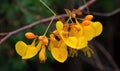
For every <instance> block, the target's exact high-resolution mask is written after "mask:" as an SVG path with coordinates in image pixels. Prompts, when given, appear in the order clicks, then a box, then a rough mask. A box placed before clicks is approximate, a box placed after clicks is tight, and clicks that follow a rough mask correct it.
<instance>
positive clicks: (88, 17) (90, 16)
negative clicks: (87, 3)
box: [84, 15, 93, 21]
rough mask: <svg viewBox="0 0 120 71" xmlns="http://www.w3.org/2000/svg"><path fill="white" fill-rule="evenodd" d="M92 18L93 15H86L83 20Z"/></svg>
mask: <svg viewBox="0 0 120 71" xmlns="http://www.w3.org/2000/svg"><path fill="white" fill-rule="evenodd" d="M92 19H93V15H87V16H86V17H85V18H84V20H89V21H91V20H92Z"/></svg>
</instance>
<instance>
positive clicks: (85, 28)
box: [15, 12, 103, 63]
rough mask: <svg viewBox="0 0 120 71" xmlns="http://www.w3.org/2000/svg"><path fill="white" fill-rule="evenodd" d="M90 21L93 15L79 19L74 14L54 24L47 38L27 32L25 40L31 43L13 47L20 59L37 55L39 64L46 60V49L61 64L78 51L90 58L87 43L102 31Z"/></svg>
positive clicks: (19, 42)
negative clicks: (30, 40) (53, 28)
mask: <svg viewBox="0 0 120 71" xmlns="http://www.w3.org/2000/svg"><path fill="white" fill-rule="evenodd" d="M77 13H78V12H77ZM72 18H74V21H73V20H72ZM92 19H93V15H87V16H85V17H84V18H83V19H79V18H77V17H76V14H70V17H69V19H68V20H67V21H60V20H59V21H57V22H56V29H55V30H54V31H53V32H52V33H51V34H50V36H49V37H46V36H45V35H43V36H38V35H35V34H34V33H32V32H27V33H26V34H25V36H26V38H28V39H33V42H32V43H31V44H30V45H27V44H26V43H25V42H23V41H18V42H17V43H16V45H15V47H16V51H17V53H18V54H19V55H20V56H21V57H22V59H30V58H32V57H34V56H35V55H37V53H39V59H40V62H45V60H46V59H47V57H46V49H48V50H49V51H50V52H51V54H52V56H53V58H54V59H55V60H57V61H58V62H61V63H63V62H65V61H66V59H67V58H68V57H74V56H77V55H78V51H79V50H81V51H83V52H84V54H85V55H87V56H88V57H91V54H93V51H92V49H91V48H89V47H88V42H89V41H91V40H92V39H93V38H95V37H96V36H98V35H100V34H101V32H102V29H103V27H102V24H101V23H100V22H98V21H96V22H93V21H91V20H92ZM47 47H48V48H47Z"/></svg>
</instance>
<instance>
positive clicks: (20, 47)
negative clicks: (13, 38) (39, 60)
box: [15, 39, 41, 59]
mask: <svg viewBox="0 0 120 71" xmlns="http://www.w3.org/2000/svg"><path fill="white" fill-rule="evenodd" d="M40 47H41V43H40V42H39V43H38V44H37V46H35V39H34V40H33V42H32V44H31V45H27V44H26V43H24V42H23V41H18V42H17V43H16V45H15V48H16V52H17V53H18V54H19V55H20V56H21V57H22V59H29V58H32V57H34V56H35V55H36V54H37V53H38V51H39V50H40Z"/></svg>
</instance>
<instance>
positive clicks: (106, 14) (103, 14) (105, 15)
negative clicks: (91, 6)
mask: <svg viewBox="0 0 120 71" xmlns="http://www.w3.org/2000/svg"><path fill="white" fill-rule="evenodd" d="M86 13H87V12H86ZM117 13H120V8H118V9H116V10H114V11H113V12H110V13H96V12H90V14H93V15H97V16H102V17H110V16H113V15H115V14H117Z"/></svg>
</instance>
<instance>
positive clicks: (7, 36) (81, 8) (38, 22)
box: [0, 0, 96, 44]
mask: <svg viewBox="0 0 120 71" xmlns="http://www.w3.org/2000/svg"><path fill="white" fill-rule="evenodd" d="M95 1H96V0H90V1H88V2H87V3H86V4H84V5H82V6H80V7H79V8H78V10H79V11H82V10H84V9H85V8H86V7H88V6H90V5H91V4H93V3H94V2H95ZM53 17H54V16H52V17H49V18H45V19H42V20H39V21H36V22H34V23H31V24H29V25H26V26H24V27H21V28H19V29H17V30H14V31H11V32H8V34H7V35H6V36H5V37H4V38H2V39H1V40H0V44H2V43H3V42H4V41H6V40H7V39H8V38H9V37H11V36H12V35H14V34H16V33H18V32H21V31H23V30H26V29H29V28H31V27H33V26H36V25H38V24H41V23H45V22H49V21H50V20H51V19H52V18H53ZM60 17H68V15H66V14H61V15H58V16H57V17H55V19H58V18H60Z"/></svg>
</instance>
